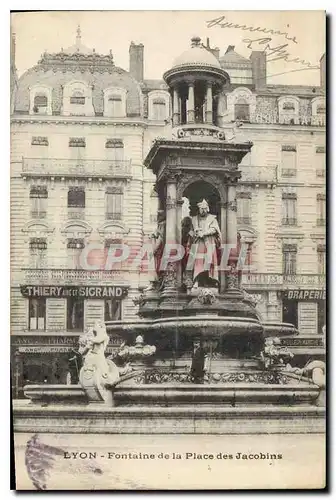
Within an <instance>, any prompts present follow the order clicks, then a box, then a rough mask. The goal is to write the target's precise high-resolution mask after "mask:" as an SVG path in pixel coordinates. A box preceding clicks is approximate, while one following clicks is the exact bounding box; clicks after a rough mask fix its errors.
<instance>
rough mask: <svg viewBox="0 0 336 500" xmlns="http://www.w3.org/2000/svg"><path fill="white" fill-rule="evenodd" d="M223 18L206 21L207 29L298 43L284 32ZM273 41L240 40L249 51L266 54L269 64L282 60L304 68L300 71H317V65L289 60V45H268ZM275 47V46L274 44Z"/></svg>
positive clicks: (303, 60) (267, 39) (263, 39)
mask: <svg viewBox="0 0 336 500" xmlns="http://www.w3.org/2000/svg"><path fill="white" fill-rule="evenodd" d="M225 19H226V17H225V16H220V17H217V18H216V19H212V20H211V21H207V27H208V28H212V27H214V26H219V27H220V28H235V29H241V30H243V31H250V32H252V33H254V32H258V33H264V34H265V35H268V34H271V35H275V36H283V37H285V39H286V40H288V41H289V42H292V43H296V44H297V43H298V41H297V39H296V37H295V36H290V35H289V34H288V33H287V32H286V31H280V30H273V29H269V28H261V27H260V26H256V27H255V26H247V25H246V24H236V23H231V22H228V21H225ZM272 41H273V39H272V38H271V37H264V38H255V39H251V38H244V39H243V40H242V42H243V43H245V44H246V45H247V48H248V49H251V50H263V51H264V52H265V53H266V57H267V60H268V61H269V62H272V61H279V60H280V59H283V60H284V61H286V62H288V63H296V64H300V65H301V66H305V67H304V68H301V70H307V69H319V66H318V65H316V64H315V65H314V64H312V63H310V62H309V61H306V60H305V59H300V58H299V57H294V58H291V54H290V53H289V52H288V50H287V47H289V43H284V44H283V45H278V46H274V47H272V46H271V45H270V43H271V42H272ZM274 45H275V44H274Z"/></svg>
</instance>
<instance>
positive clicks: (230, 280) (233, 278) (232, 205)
mask: <svg viewBox="0 0 336 500" xmlns="http://www.w3.org/2000/svg"><path fill="white" fill-rule="evenodd" d="M226 206H227V216H226V243H227V244H228V245H230V246H232V250H231V251H230V253H231V252H234V251H235V249H236V246H237V200H236V183H235V181H234V179H231V180H230V184H229V185H228V188H227V204H226ZM226 288H227V289H237V288H238V274H237V272H234V271H233V272H229V273H228V275H227V280H226Z"/></svg>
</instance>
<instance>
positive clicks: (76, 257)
mask: <svg viewBox="0 0 336 500" xmlns="http://www.w3.org/2000/svg"><path fill="white" fill-rule="evenodd" d="M83 248H85V244H84V240H83V239H82V238H69V239H68V243H67V253H68V267H69V269H81V261H80V257H81V254H82V251H83Z"/></svg>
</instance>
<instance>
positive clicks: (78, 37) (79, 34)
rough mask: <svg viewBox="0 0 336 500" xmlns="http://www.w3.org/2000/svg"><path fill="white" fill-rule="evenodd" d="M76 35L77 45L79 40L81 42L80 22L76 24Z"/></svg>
mask: <svg viewBox="0 0 336 500" xmlns="http://www.w3.org/2000/svg"><path fill="white" fill-rule="evenodd" d="M76 31H77V36H76V44H77V45H79V44H80V42H81V38H82V32H81V27H80V24H79V25H78V26H77V30H76Z"/></svg>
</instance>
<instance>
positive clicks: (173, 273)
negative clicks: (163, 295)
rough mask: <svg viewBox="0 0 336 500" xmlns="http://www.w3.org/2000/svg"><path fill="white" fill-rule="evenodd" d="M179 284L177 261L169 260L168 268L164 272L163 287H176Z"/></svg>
mask: <svg viewBox="0 0 336 500" xmlns="http://www.w3.org/2000/svg"><path fill="white" fill-rule="evenodd" d="M176 286H177V269H176V262H169V263H168V265H167V269H166V270H165V271H164V273H163V287H164V288H167V287H169V288H176Z"/></svg>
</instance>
